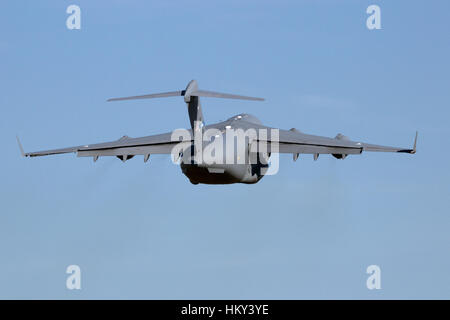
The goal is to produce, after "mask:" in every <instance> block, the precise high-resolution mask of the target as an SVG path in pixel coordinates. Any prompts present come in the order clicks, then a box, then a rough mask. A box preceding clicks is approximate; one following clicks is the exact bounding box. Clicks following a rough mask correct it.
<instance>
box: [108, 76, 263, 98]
mask: <svg viewBox="0 0 450 320" xmlns="http://www.w3.org/2000/svg"><path fill="white" fill-rule="evenodd" d="M179 96H184V97H185V101H186V102H189V97H191V96H194V97H208V98H222V99H238V100H252V101H264V99H263V98H257V97H248V96H241V95H237V94H230V93H222V92H214V91H206V90H198V87H197V82H196V81H195V80H192V81H191V82H190V83H189V84H188V87H187V88H186V90H180V91H170V92H163V93H153V94H145V95H140V96H131V97H122V98H111V99H108V100H107V101H123V100H138V99H152V98H165V97H179Z"/></svg>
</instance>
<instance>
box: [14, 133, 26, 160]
mask: <svg viewBox="0 0 450 320" xmlns="http://www.w3.org/2000/svg"><path fill="white" fill-rule="evenodd" d="M16 139H17V144H18V145H19V149H20V154H21V155H22V157H25V152H24V151H23V147H22V144H21V143H20V140H19V136H16Z"/></svg>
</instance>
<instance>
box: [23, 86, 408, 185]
mask: <svg viewBox="0 0 450 320" xmlns="http://www.w3.org/2000/svg"><path fill="white" fill-rule="evenodd" d="M172 96H183V97H184V101H185V102H186V104H187V109H188V114H189V119H190V124H191V129H190V130H188V131H189V132H190V133H192V132H193V133H194V136H195V134H196V133H198V132H205V131H208V129H214V130H215V132H216V133H217V132H218V134H214V137H212V136H211V137H207V139H202V142H201V145H208V144H209V143H212V142H211V141H213V140H214V138H217V137H220V138H222V137H221V135H222V136H224V135H225V133H226V132H227V131H228V130H231V129H242V130H249V129H253V130H256V131H257V132H260V131H261V130H273V129H274V128H271V127H267V126H264V125H263V124H262V123H261V122H260V121H259V120H258V119H257V118H256V117H254V116H252V115H250V114H239V115H236V116H233V117H231V118H230V119H228V120H226V121H223V122H219V123H215V124H211V125H207V126H204V122H203V115H202V109H201V106H200V97H214V98H227V99H240V100H253V101H263V100H264V99H262V98H255V97H247V96H241V95H235V94H227V93H220V92H213V91H205V90H200V89H199V88H198V84H197V81H195V80H192V81H190V82H189V84H188V85H187V87H186V89H185V90H180V91H172V92H165V93H156V94H148V95H141V96H132V97H124V98H113V99H109V100H108V101H121V100H135V99H149V98H161V97H172ZM275 130H278V133H277V135H276V136H272V135H270V137H268V135H267V134H266V135H261V134H257V136H256V137H255V138H254V139H253V140H248V141H247V140H246V143H245V146H244V149H245V152H248V153H250V152H251V150H255V149H251V144H252V143H254V142H258V143H261V144H264V147H265V149H264V151H265V152H266V154H265V156H266V158H267V157H270V155H271V153H290V154H292V155H293V159H294V161H295V160H297V158H298V156H299V154H312V155H313V156H314V160H317V158H318V157H319V155H320V154H331V155H333V156H334V157H335V158H337V159H345V157H346V156H347V155H351V154H361V153H362V152H363V151H376V152H401V153H410V154H414V153H415V152H416V143H417V132H416V136H415V140H414V145H413V148H412V149H406V148H395V147H388V146H380V145H374V144H368V143H362V142H354V141H351V140H350V139H348V138H347V137H345V136H344V135H342V134H338V135H337V136H336V137H335V138H327V137H320V136H315V135H309V134H305V133H302V132H300V131H298V130H297V129H295V128H292V129H290V130H282V129H275ZM17 142H18V144H19V148H20V151H21V154H22V156H25V157H38V156H46V155H53V154H63V153H77V156H78V157H93V159H94V161H97V159H98V158H99V157H103V156H115V157H118V158H119V159H121V160H122V161H124V162H125V161H127V160H129V159H131V158H133V157H134V156H136V155H143V156H144V162H147V160H148V159H149V156H150V155H151V154H173V153H172V152H173V149H174V147H175V146H178V147H179V148H180V146H181V149H180V150H181V151H180V152H178V161H179V164H180V166H181V169H182V172H183V173H184V174H185V175H186V176H187V177H188V178H189V180H190V182H191V183H193V184H198V183H205V184H230V183H248V184H250V183H256V182H258V181H259V180H260V179H261V178H262V177H263V176H264V174H265V172H266V171H267V167H268V166H269V164H268V162H267V161H263V159H265V158H264V157H263V156H262V155H260V154H259V153H258V152H260V150H261V149H256V155H257V156H256V160H255V161H250V158H246V160H245V162H244V163H242V162H240V163H228V162H227V163H206V164H205V163H198V162H196V161H195V159H196V158H195V157H193V154H195V152H196V151H195V149H194V138H189V139H184V140H182V141H180V140H178V139H173V132H171V133H170V132H169V133H164V134H158V135H152V136H147V137H141V138H130V137H127V136H124V137H122V138H120V139H119V140H116V141H112V142H106V143H98V144H88V145H81V146H75V147H69V148H62V149H53V150H46V151H37V152H29V153H25V152H24V151H23V147H22V145H21V143H20V141H19V138H17ZM180 144H181V145H180ZM189 151H190V152H189Z"/></svg>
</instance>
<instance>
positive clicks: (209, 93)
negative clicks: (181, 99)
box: [191, 90, 264, 101]
mask: <svg viewBox="0 0 450 320" xmlns="http://www.w3.org/2000/svg"><path fill="white" fill-rule="evenodd" d="M191 96H197V97H209V98H222V99H238V100H252V101H264V99H263V98H257V97H248V96H241V95H237V94H229V93H221V92H214V91H206V90H197V91H194V92H192V93H191Z"/></svg>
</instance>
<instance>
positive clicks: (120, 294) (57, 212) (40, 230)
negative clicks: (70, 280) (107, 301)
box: [0, 0, 450, 299]
mask: <svg viewBox="0 0 450 320" xmlns="http://www.w3.org/2000/svg"><path fill="white" fill-rule="evenodd" d="M70 4H77V5H79V6H80V8H81V19H82V22H81V30H68V29H67V28H66V24H65V20H66V18H67V16H68V15H67V14H66V8H67V6H69V5H70ZM370 4H377V5H379V6H380V8H381V19H382V21H381V23H382V29H381V30H374V31H369V30H368V29H367V28H366V22H365V21H366V19H367V17H368V15H367V14H366V12H365V11H366V8H367V7H368V6H369V5H370ZM449 10H450V5H449V3H448V1H438V0H436V1H414V2H412V1H380V0H373V1H361V0H358V1H357V0H348V1H337V0H336V1H331V0H329V1H326V0H323V1H312V0H310V1H277V2H273V1H245V2H243V1H234V0H232V1H220V2H219V1H217V2H211V1H195V0H194V1H190V2H189V3H187V2H184V1H143V0H142V1H140V0H139V1H138V0H131V1H130V0H127V1H125V0H123V1H119V0H116V1H83V0H78V1H4V2H3V3H2V6H1V10H0V61H1V72H0V87H1V88H2V90H1V92H2V94H1V95H0V105H1V108H2V117H0V130H1V137H2V142H3V150H4V151H5V152H3V157H2V158H3V159H2V162H1V163H2V166H1V169H0V170H1V171H0V172H1V178H2V183H1V184H0V194H1V210H0V212H1V214H0V255H1V260H0V298H44V299H47V298H57V299H79V298H119V299H125V298H137V299H145V298H150V299H155V298H158V299H159V298H164V299H170V298H206V299H208V298H216V299H217V298H219V299H220V298H235V299H241V298H268V299H272V298H273V299H280V298H285V299H298V298H319V299H320V298H326V299H329V298H337V299H346V298H368V299H379V298H387V299H391V298H401V299H404V298H447V299H448V298H450V277H449V275H448V270H449V269H450V256H449V249H450V235H449V231H448V230H449V228H450V215H449V213H450V212H449V196H450V194H449V190H450V189H449V187H450V183H449V180H450V174H449V165H448V159H449V156H450V154H449V150H448V148H447V145H448V143H447V140H448V139H447V137H449V136H450V129H449V126H448V119H449V116H450V113H449V111H448V110H449V109H448V107H449V102H450V90H449V89H448V88H449V87H448V84H449V81H448V79H449V74H450V63H449V60H448V57H449V56H450V42H449V37H448V35H449V31H450V30H449V24H448V11H449ZM191 79H197V80H198V82H199V85H200V86H201V87H202V88H204V89H210V90H217V91H224V92H233V93H241V94H246V95H254V96H263V97H265V98H266V101H265V102H263V103H255V102H246V101H225V100H223V101H219V100H215V99H204V100H203V101H202V102H203V103H202V104H203V112H204V116H205V120H206V122H214V121H218V120H223V119H226V118H228V117H230V116H232V115H234V114H237V113H241V112H248V113H252V114H255V115H257V116H258V117H259V118H260V119H261V120H262V121H263V122H264V123H265V124H269V125H273V126H278V127H281V128H285V129H289V128H291V127H296V128H298V129H299V130H302V131H304V132H307V133H313V134H318V135H325V136H332V137H333V136H335V135H336V134H337V133H338V132H342V133H343V134H345V135H347V136H349V137H350V138H352V139H354V140H361V141H366V142H370V143H377V144H387V145H394V146H404V147H409V146H410V145H411V144H412V142H413V137H414V132H415V130H419V141H418V153H417V154H416V155H414V156H410V155H406V154H375V153H365V154H362V155H361V156H350V157H348V158H347V159H345V161H340V160H336V159H334V158H332V157H327V156H321V157H320V158H319V160H318V161H317V162H314V161H313V159H312V156H303V157H302V156H301V157H300V159H299V160H298V161H297V162H295V163H294V162H293V161H292V157H291V156H290V155H286V156H282V157H281V164H280V171H279V173H278V174H277V175H275V176H269V177H265V178H264V179H262V180H261V181H260V182H259V183H258V184H256V185H230V186H208V185H197V186H193V185H191V184H190V183H189V181H188V179H187V178H186V177H185V176H184V175H182V174H181V170H180V168H178V167H176V166H175V165H173V164H172V163H171V161H170V159H169V157H166V156H154V157H152V158H151V159H150V161H149V162H148V163H146V164H144V163H143V161H142V159H141V157H136V158H134V159H132V160H130V161H127V162H126V163H125V164H123V163H122V162H121V161H119V160H118V159H115V158H114V159H112V158H101V159H99V161H97V162H96V163H95V164H94V163H93V161H92V159H88V158H76V156H74V155H73V154H69V155H61V156H54V157H42V158H34V159H23V158H21V157H20V154H19V150H18V147H17V145H16V141H15V135H16V134H19V135H20V137H21V138H22V143H23V145H24V147H25V149H26V150H27V151H34V150H40V149H46V148H54V147H55V148H56V147H63V146H71V145H79V144H85V143H93V142H102V141H109V140H115V139H118V138H119V137H121V136H122V135H124V134H127V135H129V136H132V137H138V136H144V135H149V134H156V133H159V132H167V131H170V130H172V129H175V128H182V127H187V126H189V122H188V117H187V111H186V107H185V105H184V103H183V102H182V100H181V99H177V98H173V99H165V100H154V101H136V102H124V103H114V104H108V103H106V102H105V100H106V99H107V98H110V97H114V96H123V95H135V94H143V93H150V92H159V91H169V90H179V89H182V88H184V87H185V86H186V84H187V83H188V81H189V80H191ZM71 264H76V265H79V266H80V267H81V270H82V289H81V290H80V291H76V290H74V291H69V290H67V289H66V287H65V283H66V277H67V274H66V273H65V270H66V268H67V266H68V265H71ZM372 264H376V265H379V266H380V267H381V272H382V274H381V285H382V289H381V290H368V289H367V288H366V279H367V277H368V275H367V274H366V272H365V271H366V268H367V266H369V265H372Z"/></svg>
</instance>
